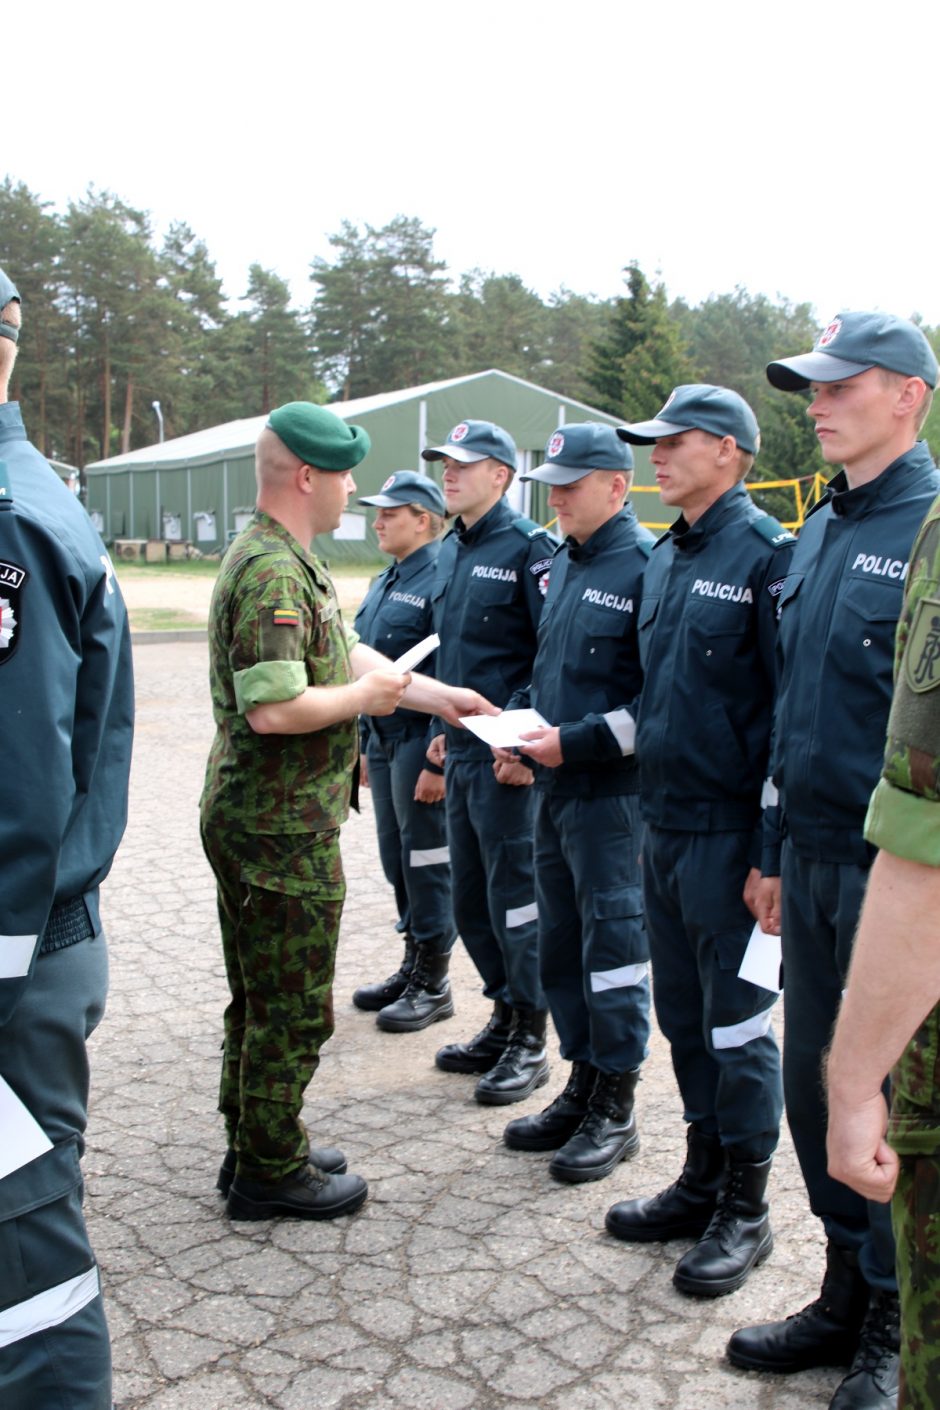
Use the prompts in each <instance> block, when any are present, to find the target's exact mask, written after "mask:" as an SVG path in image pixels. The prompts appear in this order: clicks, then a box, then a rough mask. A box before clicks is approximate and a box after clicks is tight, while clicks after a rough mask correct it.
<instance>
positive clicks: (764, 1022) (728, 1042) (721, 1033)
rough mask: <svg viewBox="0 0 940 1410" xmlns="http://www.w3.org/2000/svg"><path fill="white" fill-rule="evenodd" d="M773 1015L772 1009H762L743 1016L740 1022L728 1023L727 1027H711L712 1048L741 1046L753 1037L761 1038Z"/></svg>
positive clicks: (749, 1041) (750, 1041) (751, 1040)
mask: <svg viewBox="0 0 940 1410" xmlns="http://www.w3.org/2000/svg"><path fill="white" fill-rule="evenodd" d="M772 1017H773V1010H772V1009H764V1011H763V1012H762V1013H755V1014H754V1015H753V1017H751V1018H745V1019H744V1020H743V1021H742V1022H741V1023H729V1024H728V1026H727V1028H713V1029H712V1047H713V1048H743V1047H744V1045H745V1043H752V1042H753V1041H754V1039H755V1038H763V1036H764V1034H765V1033H766V1032H767V1030H768V1029H769V1027H770V1021H771V1018H772Z"/></svg>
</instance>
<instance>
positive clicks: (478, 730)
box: [460, 710, 548, 749]
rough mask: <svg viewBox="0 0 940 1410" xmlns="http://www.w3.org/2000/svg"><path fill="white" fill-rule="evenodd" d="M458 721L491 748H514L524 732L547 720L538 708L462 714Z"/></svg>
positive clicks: (520, 740)
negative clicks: (499, 713) (486, 713)
mask: <svg viewBox="0 0 940 1410" xmlns="http://www.w3.org/2000/svg"><path fill="white" fill-rule="evenodd" d="M460 723H461V724H462V725H465V726H466V728H467V729H468V730H470V731H471V733H472V734H475V735H476V736H477V738H478V739H482V740H483V743H484V744H488V745H489V746H490V748H492V749H515V748H516V746H517V745H519V744H522V742H523V740H522V736H523V735H524V734H528V733H529V732H530V731H531V730H534V729H538V728H539V726H540V725H547V724H548V720H546V719H544V718H543V717H542V716H541V715H540V714H539V712H538V710H504V711H503V713H502V714H501V715H463V716H462V717H461V720H460Z"/></svg>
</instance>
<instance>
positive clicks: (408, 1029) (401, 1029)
mask: <svg viewBox="0 0 940 1410" xmlns="http://www.w3.org/2000/svg"><path fill="white" fill-rule="evenodd" d="M453 1016H454V1005H453V1002H451V1003H449V1004H443V1005H442V1006H441V1007H440V1008H438V1009H433V1010H432V1011H431V1012H430V1013H428V1014H425V1016H424V1017H423V1018H383V1017H382V1014H381V1013H380V1014H379V1015H378V1017H377V1018H376V1020H375V1021H376V1024H377V1025H378V1027H379V1028H381V1030H382V1032H383V1033H420V1032H421V1030H422V1028H430V1026H431V1024H432V1023H440V1021H441V1019H444V1018H453Z"/></svg>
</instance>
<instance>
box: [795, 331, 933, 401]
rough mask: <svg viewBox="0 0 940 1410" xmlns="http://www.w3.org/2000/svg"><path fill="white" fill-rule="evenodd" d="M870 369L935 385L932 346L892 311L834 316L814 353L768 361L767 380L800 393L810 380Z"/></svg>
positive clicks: (833, 378)
mask: <svg viewBox="0 0 940 1410" xmlns="http://www.w3.org/2000/svg"><path fill="white" fill-rule="evenodd" d="M872 367H884V368H885V369H886V370H887V371H888V372H900V373H901V375H902V376H903V377H920V378H922V379H923V380H924V381H925V382H926V383H927V386H928V387H935V386H936V385H937V359H936V357H935V356H934V351H933V348H932V347H931V346H930V344H929V343H928V341H927V339H926V338H925V337H924V335H923V333H922V332H921V330H920V329H919V328H918V327H917V324H916V323H912V322H911V321H910V319H909V318H896V317H895V316H894V314H891V313H839V314H836V316H835V318H834V319H833V320H832V322H831V323H830V324H829V325H828V327H826V328H824V329H823V331H822V332H821V333H820V335H819V337H818V338H817V339H816V343H815V346H814V347H813V351H812V352H808V353H801V354H800V355H799V356H798V357H782V358H780V360H779V361H778V362H771V363H769V364H768V367H767V380H768V381H769V382H770V383H771V384H772V385H773V386H775V387H779V388H780V390H781V391H783V392H803V391H805V390H806V388H807V387H808V386H809V384H810V382H841V381H842V380H843V379H844V378H847V377H857V376H858V375H859V373H860V372H867V371H868V370H869V368H872Z"/></svg>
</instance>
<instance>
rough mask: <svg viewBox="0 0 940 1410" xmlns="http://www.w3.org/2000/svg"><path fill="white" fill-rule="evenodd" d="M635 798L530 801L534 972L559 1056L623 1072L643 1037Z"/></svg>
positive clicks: (645, 1003) (644, 972)
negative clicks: (536, 949)
mask: <svg viewBox="0 0 940 1410" xmlns="http://www.w3.org/2000/svg"><path fill="white" fill-rule="evenodd" d="M639 832H640V823H639V798H637V797H636V796H622V797H613V798H561V797H558V796H557V795H555V794H552V793H543V792H541V791H539V793H538V797H537V799H536V804H535V894H536V898H537V901H538V911H539V971H540V974H541V978H542V987H543V989H544V990H545V996H546V998H547V999H548V1007H549V1008H550V1010H551V1014H552V1020H553V1022H554V1024H555V1030H556V1032H557V1033H558V1037H559V1039H560V1042H561V1055H562V1057H563V1058H565V1059H567V1061H568V1062H590V1063H593V1065H594V1066H595V1067H597V1068H600V1070H601V1071H602V1072H629V1071H632V1069H633V1068H635V1067H639V1065H640V1063H641V1062H642V1061H643V1059H644V1058H645V1057H646V1052H647V1043H648V1040H649V1008H650V986H649V947H648V946H647V943H646V927H645V925H644V923H643V894H642V889H641V886H640V855H639V853H640V836H639Z"/></svg>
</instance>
